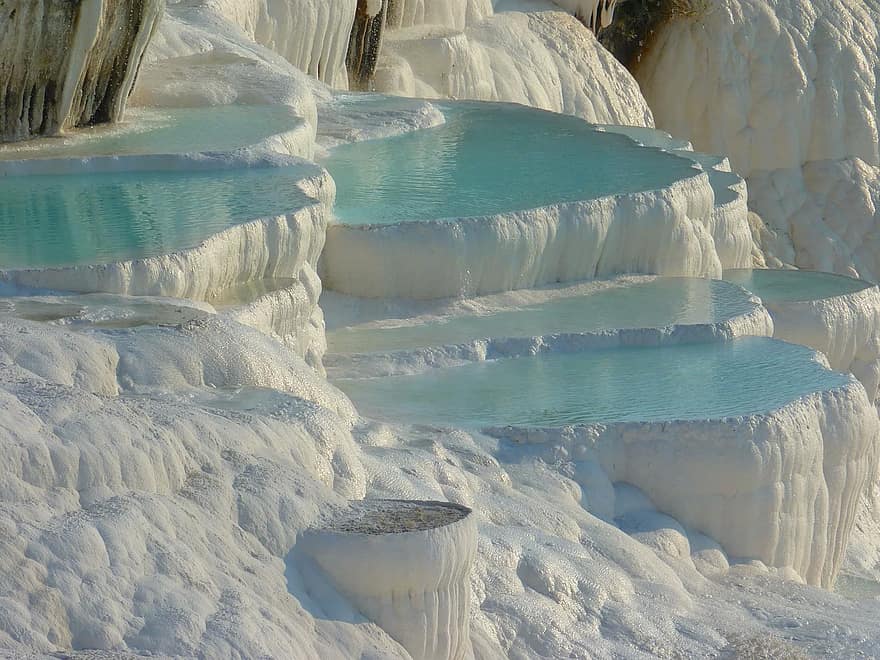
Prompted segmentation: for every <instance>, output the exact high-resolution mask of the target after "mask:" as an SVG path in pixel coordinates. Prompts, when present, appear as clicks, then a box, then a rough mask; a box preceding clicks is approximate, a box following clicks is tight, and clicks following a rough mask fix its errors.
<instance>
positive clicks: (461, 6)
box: [386, 0, 493, 30]
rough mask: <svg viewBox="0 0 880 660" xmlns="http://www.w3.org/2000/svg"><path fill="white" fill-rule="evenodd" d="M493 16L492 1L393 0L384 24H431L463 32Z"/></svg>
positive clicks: (413, 25) (401, 25) (394, 25)
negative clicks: (435, 0) (471, 25)
mask: <svg viewBox="0 0 880 660" xmlns="http://www.w3.org/2000/svg"><path fill="white" fill-rule="evenodd" d="M492 13H493V11H492V0H446V1H445V2H434V1H433V0H394V1H393V2H392V3H391V5H390V7H389V11H388V17H387V22H386V25H387V26H388V27H389V28H391V29H396V28H407V27H416V26H421V25H433V26H435V27H446V28H454V29H456V30H463V29H464V28H465V27H466V26H467V25H469V24H471V23H475V22H476V21H478V20H481V19H483V18H485V17H487V16H491V15H492Z"/></svg>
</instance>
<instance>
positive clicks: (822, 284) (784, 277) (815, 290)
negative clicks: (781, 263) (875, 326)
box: [724, 269, 872, 303]
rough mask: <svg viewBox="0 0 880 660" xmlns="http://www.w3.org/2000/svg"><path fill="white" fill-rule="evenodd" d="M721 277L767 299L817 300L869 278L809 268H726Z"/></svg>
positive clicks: (863, 284) (856, 288) (858, 287)
mask: <svg viewBox="0 0 880 660" xmlns="http://www.w3.org/2000/svg"><path fill="white" fill-rule="evenodd" d="M724 279H725V280H727V281H728V282H732V283H734V284H737V285H739V286H741V287H743V288H744V289H747V290H748V291H751V292H752V293H754V294H755V295H756V296H758V297H759V298H760V299H761V300H763V301H764V302H767V303H782V302H800V301H807V300H821V299H823V298H831V297H834V296H842V295H846V294H848V293H855V292H857V291H861V290H862V289H867V288H868V287H870V286H872V284H871V283H870V282H865V281H863V280H857V279H855V278H852V277H846V276H844V275H835V274H833V273H821V272H817V271H810V270H769V269H768V270H761V269H755V270H749V269H737V270H727V271H724Z"/></svg>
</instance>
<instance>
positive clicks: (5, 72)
mask: <svg viewBox="0 0 880 660" xmlns="http://www.w3.org/2000/svg"><path fill="white" fill-rule="evenodd" d="M164 6H165V0H74V1H71V0H48V2H32V1H31V0H0V81H2V86H3V94H2V95H0V142H10V141H14V140H23V139H27V138H30V137H34V136H37V135H53V134H57V133H59V132H62V131H64V130H65V129H69V128H74V127H76V126H89V125H92V124H100V123H104V122H110V121H116V120H118V119H120V118H121V117H122V113H123V111H124V110H125V102H126V100H127V99H128V95H129V92H130V91H131V89H132V87H133V86H134V81H135V78H136V76H137V71H138V68H139V66H140V62H141V57H142V56H143V53H144V50H145V49H146V46H147V44H148V43H149V40H150V37H151V36H152V35H153V32H154V30H155V28H156V25H157V24H158V22H159V17H160V16H161V15H162V12H163V10H164Z"/></svg>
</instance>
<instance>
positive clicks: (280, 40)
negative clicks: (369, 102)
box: [207, 0, 357, 87]
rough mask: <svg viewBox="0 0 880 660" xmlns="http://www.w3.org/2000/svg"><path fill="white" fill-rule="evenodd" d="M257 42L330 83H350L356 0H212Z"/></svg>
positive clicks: (218, 8)
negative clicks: (348, 65)
mask: <svg viewBox="0 0 880 660" xmlns="http://www.w3.org/2000/svg"><path fill="white" fill-rule="evenodd" d="M207 4H208V7H210V8H211V9H212V10H213V11H216V12H217V14H219V15H220V16H223V18H224V19H226V20H228V21H230V22H231V23H233V24H234V25H236V26H238V27H239V28H241V29H242V30H244V32H245V33H246V34H247V35H248V37H250V38H251V39H253V40H254V41H256V42H257V43H258V44H260V45H262V46H265V47H266V48H268V49H270V50H272V51H274V52H276V53H278V54H280V55H281V56H283V57H284V58H285V59H287V60H288V61H289V62H290V63H291V64H293V65H294V66H295V67H296V68H298V69H300V70H301V71H305V72H306V73H308V74H309V75H311V76H313V77H315V78H317V79H318V80H320V81H322V82H325V83H327V84H328V85H330V86H331V87H347V86H348V77H347V74H346V72H345V53H346V50H347V49H348V36H349V33H350V32H351V26H352V23H353V22H354V14H355V9H356V7H357V0H248V1H246V2H241V1H240V0H211V1H210V2H209V3H207Z"/></svg>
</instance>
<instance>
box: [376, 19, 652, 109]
mask: <svg viewBox="0 0 880 660" xmlns="http://www.w3.org/2000/svg"><path fill="white" fill-rule="evenodd" d="M548 6H550V7H552V5H548ZM375 85H376V90H377V91H382V92H387V93H391V94H401V95H403V96H419V97H427V98H437V97H450V98H460V99H478V100H484V101H513V102H516V103H522V104H525V105H531V106H535V107H538V108H544V109H546V110H554V111H556V112H563V113H565V114H571V115H578V116H580V117H583V118H584V119H586V120H587V121H592V122H596V123H605V124H634V125H639V126H653V121H654V120H653V117H652V115H651V111H650V110H649V109H648V106H647V104H646V103H645V100H644V98H643V97H642V93H641V92H640V91H639V87H638V84H637V83H636V82H635V80H633V78H632V76H630V74H629V73H627V71H626V69H624V68H623V66H622V65H621V64H620V63H618V62H617V60H615V59H614V57H613V56H612V55H611V54H610V53H608V52H607V51H606V50H605V49H604V48H602V46H600V45H599V42H598V41H596V39H595V37H594V36H593V34H592V33H591V32H590V30H589V29H587V28H586V27H584V26H583V25H582V24H581V23H580V22H579V21H578V20H577V19H575V18H574V17H573V16H571V15H569V14H566V13H564V12H561V11H539V12H532V13H522V12H502V13H498V14H495V15H494V16H491V17H489V18H487V19H485V20H483V21H478V22H475V23H472V24H469V25H468V27H467V28H466V29H465V30H464V31H456V30H455V29H453V28H450V27H444V28H442V29H438V28H436V27H432V26H427V27H425V26H421V27H413V28H406V29H401V30H389V31H388V33H387V34H386V36H385V42H384V46H383V53H382V57H381V58H380V61H379V67H378V69H377V71H376V80H375Z"/></svg>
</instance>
